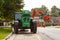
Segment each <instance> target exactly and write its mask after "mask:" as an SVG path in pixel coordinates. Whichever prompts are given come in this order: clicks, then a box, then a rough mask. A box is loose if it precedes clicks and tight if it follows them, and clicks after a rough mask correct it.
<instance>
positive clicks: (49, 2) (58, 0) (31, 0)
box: [23, 0, 60, 10]
mask: <svg viewBox="0 0 60 40" xmlns="http://www.w3.org/2000/svg"><path fill="white" fill-rule="evenodd" d="M24 3H25V6H24V8H23V9H26V10H31V9H32V8H35V7H41V5H45V6H46V7H48V9H49V10H50V8H51V7H52V6H53V5H56V6H57V7H58V8H60V0H24Z"/></svg>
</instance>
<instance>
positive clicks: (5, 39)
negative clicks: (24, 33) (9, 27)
mask: <svg viewBox="0 0 60 40" xmlns="http://www.w3.org/2000/svg"><path fill="white" fill-rule="evenodd" d="M12 34H13V33H12V32H11V33H10V34H9V35H8V36H7V37H5V38H4V39H3V40H7V39H8V38H10V37H11V36H12Z"/></svg>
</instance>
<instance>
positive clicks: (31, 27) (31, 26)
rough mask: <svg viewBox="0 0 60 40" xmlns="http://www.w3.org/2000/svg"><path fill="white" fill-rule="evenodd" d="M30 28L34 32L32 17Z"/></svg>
mask: <svg viewBox="0 0 60 40" xmlns="http://www.w3.org/2000/svg"><path fill="white" fill-rule="evenodd" d="M30 29H31V32H33V22H32V19H31V21H30Z"/></svg>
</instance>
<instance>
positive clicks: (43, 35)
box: [8, 27, 60, 40]
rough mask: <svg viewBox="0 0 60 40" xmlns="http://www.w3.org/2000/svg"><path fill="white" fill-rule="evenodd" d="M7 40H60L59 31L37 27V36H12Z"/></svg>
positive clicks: (29, 34)
mask: <svg viewBox="0 0 60 40" xmlns="http://www.w3.org/2000/svg"><path fill="white" fill-rule="evenodd" d="M29 32H30V31H29ZM8 40H60V29H59V28H54V27H46V28H42V27H38V31H37V34H32V33H24V34H17V35H16V34H13V35H12V36H11V37H10V38H9V39H8Z"/></svg>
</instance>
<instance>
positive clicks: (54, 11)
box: [51, 5, 60, 17]
mask: <svg viewBox="0 0 60 40" xmlns="http://www.w3.org/2000/svg"><path fill="white" fill-rule="evenodd" d="M59 12H60V9H59V8H57V7H56V6H55V5H54V6H52V8H51V16H53V17H57V16H60V15H59V14H60V13H59Z"/></svg>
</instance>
